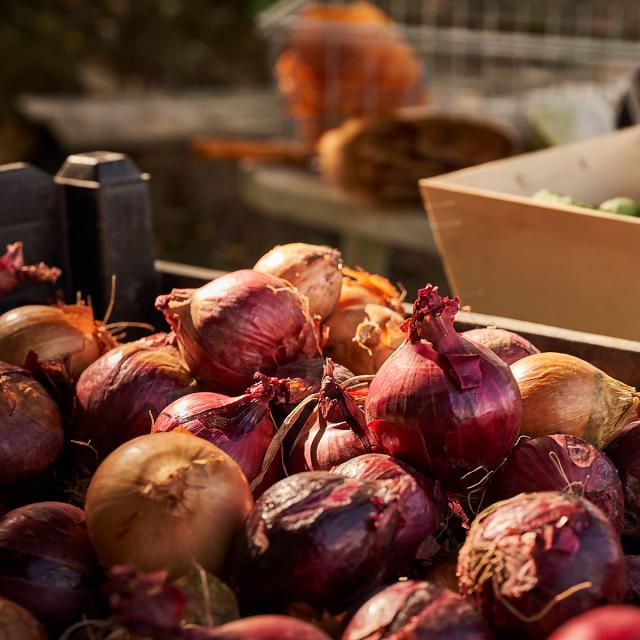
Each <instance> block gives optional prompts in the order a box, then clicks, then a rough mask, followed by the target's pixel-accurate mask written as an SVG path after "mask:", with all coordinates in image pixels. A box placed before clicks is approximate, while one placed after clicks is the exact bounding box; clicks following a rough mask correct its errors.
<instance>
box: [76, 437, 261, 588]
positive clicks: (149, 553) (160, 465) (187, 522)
mask: <svg viewBox="0 0 640 640" xmlns="http://www.w3.org/2000/svg"><path fill="white" fill-rule="evenodd" d="M252 506H253V499H252V497H251V491H250V490H249V485H248V483H247V481H246V479H245V477H244V475H243V473H242V471H241V470H240V467H238V465H237V464H236V463H235V462H234V461H233V460H232V459H231V458H230V457H229V456H228V455H227V454H226V453H223V452H222V451H221V450H220V449H218V447H216V446H215V445H213V444H211V443H210V442H207V441H206V440H203V439H202V438H198V437H196V436H193V435H191V434H189V433H184V432H178V431H172V432H171V433H151V434H148V435H144V436H140V437H138V438H134V439H133V440H130V441H129V442H126V443H125V444H123V445H122V446H121V447H119V448H118V449H116V450H115V451H114V452H113V453H111V454H110V455H109V456H108V457H107V458H106V459H105V461H104V462H103V463H102V464H101V465H100V466H99V467H98V470H97V471H96V473H95V475H94V476H93V478H92V480H91V484H90V485H89V490H88V492H87V499H86V504H85V511H86V514H87V528H88V530H89V536H90V538H91V542H92V543H93V547H94V549H95V551H96V554H97V555H98V559H99V560H100V562H101V563H102V564H103V566H105V567H106V568H109V567H112V566H114V565H121V564H133V565H135V566H136V567H138V568H140V569H142V570H143V571H160V570H164V571H167V572H168V574H169V576H170V577H173V578H175V577H177V576H180V575H182V574H184V573H186V572H187V571H188V570H189V569H190V568H191V567H192V566H193V562H194V561H195V562H197V563H198V564H200V565H201V566H202V567H203V568H204V569H205V570H207V571H210V572H212V573H219V572H220V571H221V569H222V566H223V564H224V562H225V559H226V556H227V552H228V550H229V548H230V545H231V544H232V542H233V541H234V538H235V536H236V534H237V533H238V531H239V529H240V527H241V526H242V523H243V522H244V519H245V517H246V516H247V514H248V513H249V511H250V510H251V507H252Z"/></svg>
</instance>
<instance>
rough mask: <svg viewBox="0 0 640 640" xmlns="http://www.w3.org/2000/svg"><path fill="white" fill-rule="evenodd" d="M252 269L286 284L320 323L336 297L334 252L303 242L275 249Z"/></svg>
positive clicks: (338, 280)
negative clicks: (305, 303)
mask: <svg viewBox="0 0 640 640" xmlns="http://www.w3.org/2000/svg"><path fill="white" fill-rule="evenodd" d="M253 268H254V270H255V271H261V272H262V273H270V274H271V275H274V276H278V278H282V279H283V280H287V281H289V282H290V283H291V284H292V285H293V286H294V287H295V288H296V289H297V290H298V292H299V293H300V294H302V295H303V296H306V297H307V299H308V300H309V313H311V315H318V316H320V318H321V319H322V320H325V319H326V318H328V317H329V316H330V315H331V313H332V312H333V310H334V309H335V306H336V304H337V302H338V298H339V297H340V288H341V286H342V255H341V254H340V252H339V251H338V250H337V249H332V248H331V247H326V246H323V245H317V244H305V243H303V242H293V243H291V244H283V245H278V246H276V247H274V248H273V249H271V251H269V252H268V253H266V254H265V255H263V256H262V258H260V260H258V262H256V265H255V267H253Z"/></svg>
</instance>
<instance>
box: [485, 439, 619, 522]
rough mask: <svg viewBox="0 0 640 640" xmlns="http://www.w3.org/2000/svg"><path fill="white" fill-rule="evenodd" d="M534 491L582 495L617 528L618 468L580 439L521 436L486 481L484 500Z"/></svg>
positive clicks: (489, 502)
mask: <svg viewBox="0 0 640 640" xmlns="http://www.w3.org/2000/svg"><path fill="white" fill-rule="evenodd" d="M536 491H561V492H564V493H568V494H572V495H577V496H580V497H584V498H586V499H587V500H590V501H591V502H593V504H595V505H596V506H597V507H599V508H600V509H602V512H603V513H604V514H605V515H606V516H607V518H609V521H610V522H611V524H612V525H613V528H614V529H615V530H616V531H617V532H618V533H620V532H621V531H622V528H623V524H624V498H623V493H622V484H621V482H620V478H619V477H618V472H617V471H616V468H615V467H614V466H613V464H612V462H611V461H610V460H609V458H607V456H605V455H604V454H603V453H601V452H600V451H598V449H596V448H595V447H594V446H593V445H591V444H589V443H588V442H586V441H585V440H582V439H580V438H577V437H576V436H569V435H565V434H558V435H553V436H540V437H539V438H534V439H532V440H530V439H525V438H523V439H521V440H520V442H519V443H518V444H517V445H516V446H515V447H514V449H513V451H512V452H511V455H510V456H509V458H508V459H507V461H506V463H505V464H504V465H503V466H502V467H501V468H500V470H499V471H498V472H497V473H496V474H495V476H494V477H493V478H492V479H491V484H490V485H489V489H488V492H487V496H486V498H485V501H484V503H485V504H491V503H493V502H497V501H498V500H506V499H507V498H512V497H513V496H515V495H518V494H519V493H534V492H536Z"/></svg>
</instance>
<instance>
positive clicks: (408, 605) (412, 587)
mask: <svg viewBox="0 0 640 640" xmlns="http://www.w3.org/2000/svg"><path fill="white" fill-rule="evenodd" d="M492 638H493V634H492V633H491V631H489V629H488V627H487V625H486V623H485V622H484V620H483V619H482V617H481V616H480V614H479V613H478V612H477V611H476V610H475V609H474V608H473V607H472V606H471V605H470V604H468V603H467V602H465V600H463V599H462V598H461V597H460V596H459V595H458V594H457V593H454V592H453V591H449V590H448V589H443V588H441V587H438V586H436V585H434V584H431V583H429V582H416V581H414V580H407V581H405V582H398V583H396V584H394V585H391V586H390V587H387V588H386V589H384V590H383V591H380V592H379V593H378V594H376V595H375V596H373V598H371V599H370V600H368V601H367V602H365V603H364V604H363V605H362V607H360V609H358V611H357V613H356V614H355V616H354V617H353V618H352V619H351V622H349V626H348V627H347V628H346V630H345V632H344V634H343V636H342V640H384V639H389V640H399V639H402V640H422V639H428V640H492Z"/></svg>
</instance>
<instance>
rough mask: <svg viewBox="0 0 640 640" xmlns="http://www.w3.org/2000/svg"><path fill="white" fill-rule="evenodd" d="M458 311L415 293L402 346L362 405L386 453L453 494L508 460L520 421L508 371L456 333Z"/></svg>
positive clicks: (433, 293) (424, 292) (429, 290)
mask: <svg viewBox="0 0 640 640" xmlns="http://www.w3.org/2000/svg"><path fill="white" fill-rule="evenodd" d="M458 309H459V304H458V298H457V297H456V298H454V299H453V300H450V299H449V298H447V297H444V298H441V297H440V295H439V294H438V289H437V287H433V286H432V285H427V287H426V288H425V289H421V290H420V291H419V292H418V299H417V300H416V302H415V304H414V310H413V316H412V317H411V319H410V320H409V321H408V322H407V329H408V331H407V340H405V342H404V343H403V344H402V345H401V346H400V347H399V348H398V349H397V351H395V353H394V354H393V355H392V356H391V357H390V358H389V359H388V360H387V361H386V362H385V363H384V364H383V365H382V367H381V368H380V370H379V371H378V373H377V374H376V376H375V378H374V379H373V381H372V383H371V387H370V388H369V394H368V397H367V401H366V405H365V409H366V415H367V420H368V421H369V428H370V429H371V430H372V431H373V432H374V434H375V435H376V437H377V439H378V441H379V444H380V446H381V448H382V450H383V451H384V452H385V453H388V454H389V455H392V456H394V457H397V458H400V459H402V460H404V461H406V462H408V463H409V464H411V465H412V466H414V467H416V469H418V470H419V471H423V472H425V473H426V474H427V475H429V476H431V477H433V478H436V479H438V480H440V481H441V482H442V483H443V485H444V486H445V487H447V488H448V489H452V490H456V491H459V490H461V489H465V488H468V487H470V486H471V485H473V484H475V483H477V482H478V481H479V480H481V479H483V477H484V476H486V474H487V473H488V472H489V471H491V470H492V469H495V468H496V467H497V466H498V464H500V462H501V461H502V460H503V459H504V458H505V457H506V456H507V454H508V453H509V451H510V450H511V447H512V446H513V445H514V443H515V441H516V438H517V437H518V429H519V426H520V419H521V415H522V404H521V400H520V393H519V391H518V386H517V385H516V383H515V381H514V379H513V376H512V375H511V371H510V370H509V367H508V366H507V365H506V364H505V363H504V362H502V361H501V360H500V359H499V358H498V357H497V356H496V355H495V354H493V353H491V351H489V350H488V349H486V348H485V347H483V346H482V345H477V344H475V343H474V342H472V341H471V340H469V339H467V338H465V337H464V336H463V335H459V334H458V333H456V332H455V330H454V328H453V320H454V316H455V314H456V312H457V311H458ZM474 472H479V475H476V474H475V473H474Z"/></svg>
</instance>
